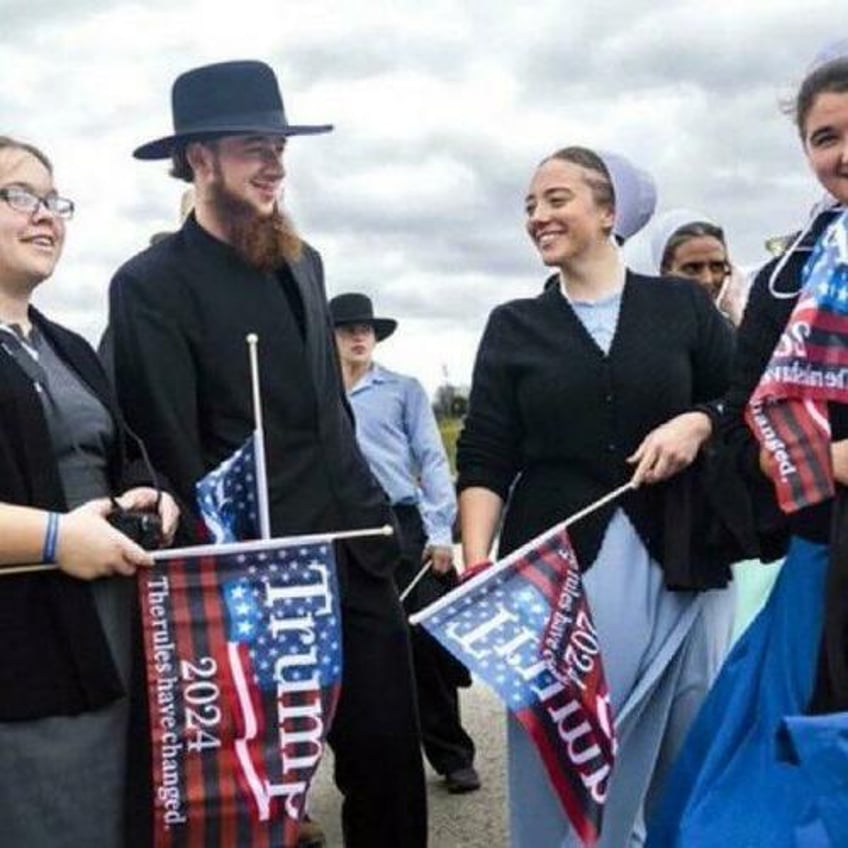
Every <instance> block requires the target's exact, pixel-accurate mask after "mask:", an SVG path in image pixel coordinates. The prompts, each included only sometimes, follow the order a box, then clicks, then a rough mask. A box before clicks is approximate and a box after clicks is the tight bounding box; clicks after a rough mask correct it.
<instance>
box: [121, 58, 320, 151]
mask: <svg viewBox="0 0 848 848" xmlns="http://www.w3.org/2000/svg"><path fill="white" fill-rule="evenodd" d="M171 112H172V115H173V120H174V134H173V135H169V136H165V137H164V138H157V139H156V140H155V141H149V142H147V144H142V145H141V147H139V148H137V149H136V150H135V151H134V152H133V156H135V158H136V159H167V158H168V157H169V156H170V155H171V153H172V151H173V149H174V145H175V143H176V142H178V141H190V140H192V139H202V138H208V137H215V136H223V135H245V134H253V133H255V134H257V135H283V136H288V135H312V134H314V133H324V132H329V131H330V130H331V129H332V128H333V125H332V124H320V125H318V126H304V125H300V126H296V125H294V124H290V123H289V122H288V121H287V120H286V112H285V109H284V108H283V98H282V96H281V94H280V88H279V86H278V85H277V78H276V77H275V76H274V72H273V71H272V70H271V68H269V67H268V65H266V64H265V63H264V62H254V61H244V62H218V63H217V64H215V65H204V66H202V67H200V68H192V69H191V70H190V71H186V72H185V73H184V74H180V75H179V76H178V77H177V79H176V80H175V81H174V86H173V88H172V89H171Z"/></svg>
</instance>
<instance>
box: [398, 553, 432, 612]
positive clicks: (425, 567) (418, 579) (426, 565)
mask: <svg viewBox="0 0 848 848" xmlns="http://www.w3.org/2000/svg"><path fill="white" fill-rule="evenodd" d="M432 565H433V560H432V559H428V560H425V561H424V565H422V566H421V570H420V571H419V572H418V574H416V575H415V577H413V578H412V580H410V581H409V585H408V586H407V587H406V588H405V589H404V590H403V591H402V592H401V593H400V602H401V603H403V602H404V601H405V600H406V599H407V598H408V597H409V593H410V592H411V591H412V590H413V589H414V588H415V587H416V586H417V585H418V584H419V583H420V582H421V579H422V578H423V577H424V575H425V574H426V573H427V572H428V571H429V570H430V568H431V567H432Z"/></svg>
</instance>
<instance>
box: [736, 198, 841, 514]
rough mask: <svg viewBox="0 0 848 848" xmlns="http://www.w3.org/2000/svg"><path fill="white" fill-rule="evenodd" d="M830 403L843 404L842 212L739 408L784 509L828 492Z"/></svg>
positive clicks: (824, 237)
mask: <svg viewBox="0 0 848 848" xmlns="http://www.w3.org/2000/svg"><path fill="white" fill-rule="evenodd" d="M829 401H835V402H837V403H848V212H843V213H842V214H841V215H839V217H837V218H836V219H835V220H834V221H833V223H832V224H831V225H830V226H829V227H828V228H827V229H826V230H825V231H824V233H823V234H822V235H821V237H820V238H819V240H818V242H816V245H815V247H814V248H813V252H812V255H811V256H810V258H809V259H808V260H807V263H806V264H805V266H804V269H803V271H802V274H801V292H800V295H799V297H798V302H797V304H796V305H795V308H794V309H793V311H792V314H791V315H790V316H789V320H788V321H787V323H786V327H785V328H784V331H783V334H782V336H781V338H780V341H779V342H778V344H777V347H776V348H775V350H774V353H773V354H772V356H771V359H770V360H769V362H768V365H767V366H766V369H765V371H764V372H763V375H762V377H761V378H760V382H759V385H758V386H757V388H756V389H755V390H754V393H753V394H752V396H751V399H750V401H749V402H748V408H747V410H746V412H745V418H746V421H747V422H748V426H749V427H750V428H751V430H752V431H753V433H754V435H755V436H756V438H757V441H758V442H759V443H760V445H761V447H762V448H763V449H764V450H765V452H766V455H767V457H768V461H767V466H768V468H769V476H770V477H771V478H772V480H773V482H774V484H775V489H776V492H777V497H778V503H779V504H780V507H781V509H783V510H784V512H794V511H796V510H798V509H801V508H803V507H806V506H811V505H812V504H815V503H819V502H820V501H823V500H826V499H827V498H829V497H831V496H832V495H833V492H834V482H833V468H832V464H831V457H830V419H829V417H828V411H827V403H828V402H829Z"/></svg>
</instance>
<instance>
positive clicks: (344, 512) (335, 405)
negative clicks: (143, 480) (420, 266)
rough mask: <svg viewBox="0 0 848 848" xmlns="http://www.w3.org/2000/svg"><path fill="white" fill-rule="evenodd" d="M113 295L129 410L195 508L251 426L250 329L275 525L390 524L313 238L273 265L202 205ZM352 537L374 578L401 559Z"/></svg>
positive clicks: (294, 529)
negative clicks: (211, 219)
mask: <svg viewBox="0 0 848 848" xmlns="http://www.w3.org/2000/svg"><path fill="white" fill-rule="evenodd" d="M287 285H288V286H292V287H294V289H293V291H292V290H290V291H289V292H288V294H287V292H286V286H287ZM290 298H293V300H292V299H290ZM109 306H110V327H109V332H110V337H111V338H110V342H111V346H112V348H113V355H114V371H115V378H116V383H117V388H118V396H119V398H120V402H121V408H122V410H123V411H124V414H125V415H126V417H127V420H128V422H129V423H130V425H131V426H132V427H133V429H134V430H136V431H137V432H138V434H139V435H140V436H141V437H142V438H143V439H144V441H145V443H146V444H147V446H148V449H149V451H150V454H151V458H152V461H153V464H154V466H156V467H157V468H161V469H162V471H163V472H164V473H165V474H166V475H167V476H168V478H169V480H170V482H171V483H172V484H173V485H174V487H175V488H176V491H177V492H178V494H179V495H180V497H181V499H182V501H183V505H184V506H187V507H189V508H190V509H191V510H195V506H194V504H195V494H194V486H195V483H196V482H197V481H198V480H199V479H200V478H201V477H202V476H203V475H205V474H206V473H207V472H208V471H210V470H211V469H212V468H214V467H215V466H216V465H217V464H218V463H220V462H221V461H222V460H223V459H225V458H226V457H228V456H230V455H231V454H232V453H233V451H235V450H236V448H238V447H239V446H240V445H241V444H242V443H243V442H244V441H245V440H246V439H247V437H248V436H249V435H250V433H251V432H252V430H253V410H252V402H251V400H252V399H251V384H250V369H249V360H248V351H247V345H246V343H245V338H246V336H247V334H248V333H256V334H257V335H258V337H259V349H258V352H259V367H260V374H261V396H262V405H263V419H264V430H265V443H266V453H267V460H268V463H267V464H268V481H269V489H270V512H271V528H272V531H273V533H274V534H275V535H292V534H298V533H314V532H321V531H333V530H346V529H353V528H362V527H371V526H379V525H383V524H386V523H391V521H392V518H391V512H390V508H389V504H388V501H387V499H386V496H385V494H384V493H383V491H382V490H381V489H380V487H379V485H378V484H377V482H376V481H375V480H374V478H373V476H372V475H371V472H370V470H369V468H368V464H367V463H366V461H365V460H364V458H363V457H362V454H361V453H360V451H359V448H358V446H357V443H356V439H355V435H354V429H353V424H352V416H351V413H350V408H349V406H348V405H347V401H346V398H345V394H344V390H343V385H342V381H341V376H340V371H339V366H338V361H337V357H336V350H335V343H334V338H333V330H332V326H331V324H330V319H329V315H328V312H327V306H326V296H325V292H324V278H323V270H322V266H321V260H320V257H319V255H318V254H317V253H316V252H315V251H314V250H313V249H312V248H310V247H309V246H308V245H304V249H303V255H302V258H301V259H300V260H299V261H297V262H294V263H292V265H291V268H290V269H289V268H286V267H283V268H281V269H280V270H279V272H278V273H276V274H264V273H261V272H259V271H257V270H255V269H253V268H251V267H250V266H248V265H247V264H246V263H245V262H244V261H242V259H241V258H240V257H239V256H238V255H237V254H236V252H235V251H234V250H233V249H232V248H231V247H229V246H228V245H227V244H225V243H223V242H221V241H219V240H218V239H216V238H214V237H213V236H211V235H210V234H209V233H207V232H206V231H205V230H204V229H203V228H202V227H200V226H199V225H198V224H197V222H196V221H195V220H194V217H193V216H192V217H189V219H188V220H187V221H186V223H185V224H184V226H183V227H182V229H181V230H179V231H178V232H177V233H175V234H173V235H172V236H170V237H169V238H166V239H164V240H162V241H160V242H159V243H157V244H155V245H153V246H152V247H150V248H149V249H148V250H146V251H144V252H143V253H141V254H139V255H138V256H136V257H134V258H133V259H131V260H130V261H129V262H127V263H126V264H125V265H123V266H122V267H121V268H120V269H119V270H118V271H117V273H116V274H115V277H114V279H113V281H112V285H111V288H110V297H109ZM301 323H302V326H301ZM349 547H350V548H353V549H354V553H355V560H356V562H358V563H359V564H360V565H361V566H362V567H363V568H365V569H366V570H367V571H369V572H370V573H371V574H373V575H375V576H380V577H383V576H388V575H389V574H390V573H391V571H392V569H393V568H394V566H395V564H396V562H397V556H398V551H397V546H396V543H394V542H391V543H390V542H387V541H386V540H375V541H371V542H357V543H355V544H354V543H349ZM343 591H344V586H343Z"/></svg>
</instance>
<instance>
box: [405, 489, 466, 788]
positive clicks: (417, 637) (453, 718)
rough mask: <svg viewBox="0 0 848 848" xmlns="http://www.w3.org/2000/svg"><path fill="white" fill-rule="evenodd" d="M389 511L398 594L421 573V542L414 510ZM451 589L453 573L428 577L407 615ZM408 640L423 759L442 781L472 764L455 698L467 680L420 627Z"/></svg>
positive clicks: (407, 605) (422, 537)
mask: <svg viewBox="0 0 848 848" xmlns="http://www.w3.org/2000/svg"><path fill="white" fill-rule="evenodd" d="M393 509H394V512H395V514H396V515H397V518H398V524H399V525H400V534H401V538H400V543H401V560H400V563H399V565H398V569H397V571H396V572H395V581H396V583H397V587H398V591H399V592H402V591H403V590H404V589H405V588H406V586H407V585H408V584H409V583H410V582H411V580H412V579H413V577H415V575H416V574H417V573H418V571H419V570H420V569H421V564H422V563H421V557H422V555H423V553H424V548H425V546H426V544H427V538H426V535H425V532H424V525H423V524H422V522H421V515H420V513H419V512H418V509H417V508H416V507H414V506H399V505H396V506H394V507H393ZM454 585H456V573H455V572H452V573H451V574H449V575H446V576H444V577H441V576H438V575H435V574H433V573H432V572H430V573H428V574H427V575H426V576H425V577H423V578H422V579H421V581H420V582H419V583H418V584H417V586H416V587H415V588H414V589H413V590H412V592H411V593H410V596H409V597H408V598H407V599H406V601H405V602H404V608H405V611H406V613H407V615H409V614H411V613H413V612H417V611H418V610H420V609H423V608H424V607H425V606H427V605H428V604H430V603H432V602H433V601H434V600H436V599H437V598H439V597H441V596H442V595H443V594H444V593H445V592H446V591H447V590H448V589H450V588H452V587H453V586H454ZM411 639H412V657H413V669H414V673H415V685H416V688H417V691H418V715H419V717H420V720H421V740H422V743H423V746H424V754H425V755H426V757H427V759H428V761H429V762H430V765H432V766H433V768H434V769H435V770H436V771H437V772H438V773H439V774H441V775H446V774H448V773H449V772H452V771H455V770H456V769H460V768H464V767H466V766H470V765H472V764H473V762H474V742H473V740H472V739H471V737H470V736H469V735H468V734H467V733H466V732H465V729H464V728H463V727H462V722H461V720H460V714H459V696H458V693H457V688H458V687H459V686H469V685H470V684H471V677H470V675H469V674H468V671H467V670H466V669H465V667H464V666H463V665H462V664H461V663H459V662H458V661H457V660H456V659H454V657H453V656H451V654H449V653H448V652H447V651H446V650H445V649H444V648H443V647H442V646H441V645H440V644H439V643H438V642H437V641H436V640H435V639H434V638H433V637H432V636H431V635H430V634H429V633H427V631H426V630H424V629H423V628H422V627H413V628H411Z"/></svg>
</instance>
